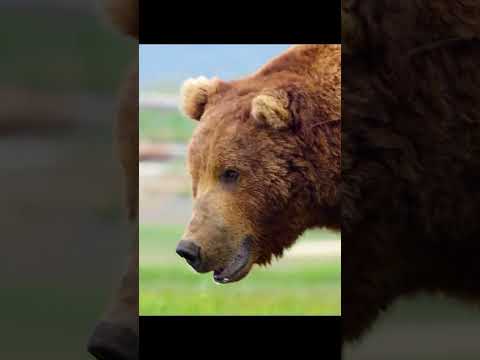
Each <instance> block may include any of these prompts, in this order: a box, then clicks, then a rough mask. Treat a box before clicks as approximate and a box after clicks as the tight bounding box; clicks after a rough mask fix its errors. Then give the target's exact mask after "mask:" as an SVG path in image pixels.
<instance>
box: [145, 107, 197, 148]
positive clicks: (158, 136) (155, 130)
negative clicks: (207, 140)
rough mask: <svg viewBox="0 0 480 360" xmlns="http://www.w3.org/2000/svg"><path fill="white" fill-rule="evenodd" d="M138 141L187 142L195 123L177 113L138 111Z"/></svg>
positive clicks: (170, 111)
mask: <svg viewBox="0 0 480 360" xmlns="http://www.w3.org/2000/svg"><path fill="white" fill-rule="evenodd" d="M139 118H140V124H139V135H140V139H146V140H149V141H159V142H161V141H171V142H187V141H188V140H189V139H190V137H191V135H192V132H193V129H194V128H195V123H194V122H193V121H192V120H190V119H187V118H185V117H184V116H182V115H181V114H180V113H179V112H178V111H172V110H169V111H162V110H153V109H141V110H140V116H139Z"/></svg>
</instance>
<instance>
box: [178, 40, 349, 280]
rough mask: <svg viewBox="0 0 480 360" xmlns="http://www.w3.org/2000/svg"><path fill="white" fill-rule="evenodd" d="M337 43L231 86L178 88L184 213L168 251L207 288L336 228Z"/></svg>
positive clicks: (211, 83)
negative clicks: (303, 238) (187, 196)
mask: <svg viewBox="0 0 480 360" xmlns="http://www.w3.org/2000/svg"><path fill="white" fill-rule="evenodd" d="M340 92H341V46H340V45H298V46H293V47H291V48H289V49H288V50H287V51H286V52H285V53H283V54H281V55H280V56H278V57H277V58H275V59H273V60H271V61H270V62H268V63H267V64H266V65H264V66H263V67H262V68H261V69H259V70H258V71H257V72H255V73H254V74H253V75H251V76H248V77H245V78H243V79H240V80H235V81H222V80H220V79H217V78H213V79H206V78H204V77H200V78H197V79H190V80H187V81H186V82H185V83H184V85H183V87H182V98H183V101H182V103H183V104H182V107H183V111H184V112H185V114H186V115H187V116H189V117H190V118H192V119H194V120H197V121H199V124H198V126H197V128H196V129H195V131H194V134H193V137H192V139H191V142H190V144H189V148H188V161H187V162H188V168H189V171H190V174H191V178H192V192H193V198H194V208H193V216H192V219H191V221H190V223H189V224H188V226H187V229H186V231H185V233H184V236H183V238H182V240H181V241H180V242H179V244H178V247H177V253H178V254H179V255H180V256H182V257H183V258H185V259H186V261H187V262H188V263H189V264H190V265H191V266H192V267H193V268H194V269H195V270H196V271H198V272H200V273H205V272H210V271H213V277H214V280H215V281H216V282H219V283H229V282H234V281H238V280H240V279H242V278H243V277H245V276H246V275H247V274H248V273H249V271H250V269H251V268H252V266H253V265H254V264H259V265H264V264H268V263H269V262H270V260H271V258H272V256H276V257H280V256H281V255H282V252H283V250H284V249H286V248H288V247H289V246H291V245H292V244H293V243H294V242H295V240H296V239H297V238H298V237H299V236H300V235H301V234H302V233H303V232H304V231H305V230H306V229H309V228H313V227H327V228H330V229H335V230H339V229H340V193H339V183H340V178H341V174H340V160H341V95H340Z"/></svg>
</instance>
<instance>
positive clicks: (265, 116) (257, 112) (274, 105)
mask: <svg viewBox="0 0 480 360" xmlns="http://www.w3.org/2000/svg"><path fill="white" fill-rule="evenodd" d="M288 105H289V101H288V95H287V94H286V93H285V92H284V91H280V90H277V91H267V92H264V93H262V94H260V95H257V96H256V97H255V98H254V99H253V100H252V116H253V118H254V119H255V120H257V121H258V122H259V123H263V124H267V125H269V126H271V127H273V128H275V129H285V128H287V127H288V126H289V125H290V120H291V116H290V112H289V110H288Z"/></svg>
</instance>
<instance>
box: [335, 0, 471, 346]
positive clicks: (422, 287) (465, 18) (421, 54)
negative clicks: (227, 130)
mask: <svg viewBox="0 0 480 360" xmlns="http://www.w3.org/2000/svg"><path fill="white" fill-rule="evenodd" d="M429 4H434V5H429ZM344 5H346V6H348V5H350V7H348V8H344V11H348V18H346V19H345V20H346V23H344V26H345V27H344V36H345V39H346V46H347V47H346V50H347V51H346V53H345V54H344V57H343V65H344V66H343V69H342V70H343V84H342V102H343V104H342V106H343V130H342V142H343V152H342V239H343V247H342V257H343V259H344V261H343V262H342V316H343V324H344V331H343V335H344V339H345V340H347V341H348V340H354V339H358V338H359V337H360V336H361V335H362V334H364V333H365V330H366V329H368V328H369V327H370V325H371V324H372V323H373V322H374V320H375V319H376V318H377V316H378V315H379V313H380V312H381V311H382V310H384V309H386V308H387V307H388V306H389V305H390V304H391V303H392V302H393V300H395V299H396V298H398V297H399V296H401V295H405V294H411V293H415V292H418V291H427V292H441V293H444V294H447V295H453V296H456V297H460V298H463V299H466V300H469V301H476V302H477V303H478V302H479V300H480V286H479V283H478V279H479V276H480V265H479V264H480V263H479V262H478V254H479V252H480V242H479V241H478V236H479V235H480V223H479V222H478V214H479V213H480V191H478V184H479V181H480V72H479V71H478V64H479V63H480V42H479V41H478V40H472V39H471V36H473V35H475V34H477V35H478V34H479V29H480V28H479V22H478V15H479V11H480V7H479V5H478V2H476V1H468V0H465V1H462V0H459V1H435V2H434V1H420V0H416V1H414V0H410V1H393V0H392V1H387V0H384V1H376V2H354V1H346V2H344ZM475 17H476V18H475ZM352 29H354V30H352ZM352 31H353V32H352ZM400 32H401V33H400ZM392 39H393V40H395V42H392V41H391V40H392Z"/></svg>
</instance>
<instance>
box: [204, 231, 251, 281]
mask: <svg viewBox="0 0 480 360" xmlns="http://www.w3.org/2000/svg"><path fill="white" fill-rule="evenodd" d="M251 248H252V238H251V237H250V236H247V237H245V239H244V240H243V241H242V245H241V246H240V249H239V250H238V252H237V253H236V254H235V256H234V257H233V259H232V260H231V261H230V262H229V263H228V264H227V266H225V267H223V268H219V269H217V270H215V271H214V272H213V280H214V281H215V282H217V283H219V284H227V283H231V282H235V281H238V280H240V279H242V278H244V277H245V276H246V275H247V274H248V272H249V271H250V268H251V267H252V261H251V258H252V256H251Z"/></svg>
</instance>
